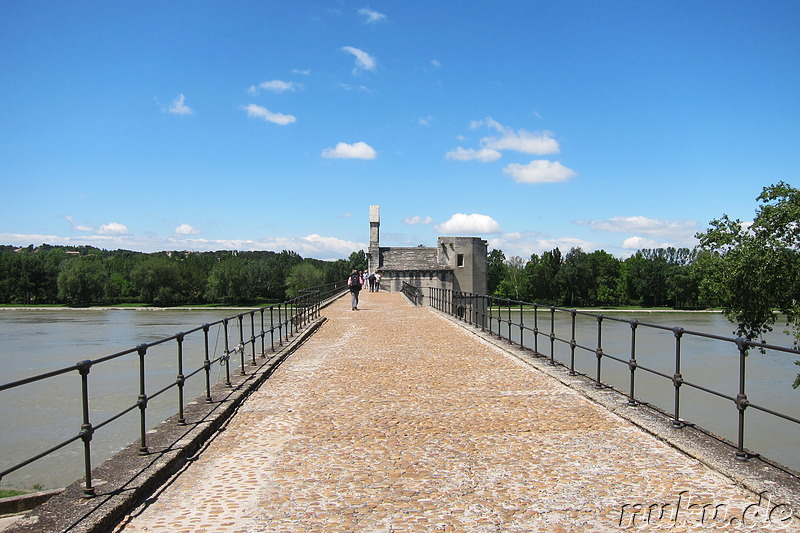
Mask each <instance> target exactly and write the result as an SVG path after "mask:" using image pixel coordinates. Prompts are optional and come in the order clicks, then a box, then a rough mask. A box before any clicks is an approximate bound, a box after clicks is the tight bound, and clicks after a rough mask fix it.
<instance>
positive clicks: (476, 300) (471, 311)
mask: <svg viewBox="0 0 800 533" xmlns="http://www.w3.org/2000/svg"><path fill="white" fill-rule="evenodd" d="M429 293H430V294H429V298H428V301H429V305H430V306H431V307H433V308H435V309H438V310H440V311H442V312H445V313H447V314H450V315H453V316H455V317H457V318H459V319H460V320H463V321H465V322H468V323H470V324H471V325H474V326H476V327H480V328H481V329H482V330H484V331H488V332H489V333H491V334H492V335H497V336H499V337H500V338H502V339H504V340H506V341H508V342H511V343H514V341H513V340H512V335H511V334H512V331H519V332H520V343H519V345H520V347H522V348H523V349H527V350H531V351H533V353H534V355H535V356H537V357H547V358H549V362H550V363H551V364H553V365H560V366H564V367H567V365H566V364H565V363H562V362H561V361H557V360H556V359H555V343H556V342H559V343H562V344H564V345H567V346H568V347H569V349H570V363H569V371H570V374H571V375H576V374H577V372H576V371H575V351H576V350H577V349H581V350H584V351H587V352H591V353H594V354H595V356H596V358H597V363H596V365H597V366H596V373H595V376H589V375H587V376H586V377H588V378H589V379H591V380H592V381H594V382H595V384H596V386H603V387H606V386H607V385H606V384H605V383H603V381H602V374H601V371H602V361H603V360H604V359H610V360H612V361H616V362H619V363H622V364H625V365H627V366H628V368H629V369H630V384H629V390H628V392H627V393H624V394H626V395H627V396H628V403H629V405H632V406H634V405H640V404H643V403H646V402H643V401H641V400H640V398H639V397H637V396H636V393H635V390H636V389H635V386H636V372H637V371H638V370H641V371H644V372H648V373H649V374H651V375H654V376H658V377H659V378H662V379H665V380H668V381H671V382H672V384H673V386H674V388H675V392H674V407H673V410H672V413H669V414H670V416H671V418H672V425H673V426H674V427H676V428H682V427H684V426H685V425H686V423H685V422H684V421H683V420H682V419H681V418H680V409H681V403H680V401H681V399H680V391H681V388H682V387H684V386H686V387H690V388H693V389H695V390H698V391H702V392H704V393H707V394H711V395H713V396H717V397H719V398H723V399H726V400H729V401H731V402H733V403H734V404H735V407H736V409H737V410H738V413H739V414H738V428H737V434H738V438H737V443H736V452H735V458H736V459H737V460H741V461H745V460H747V459H749V458H750V457H751V455H750V454H749V453H748V452H747V451H745V448H744V440H745V430H744V420H745V410H746V409H748V408H752V409H756V410H758V411H761V412H764V413H768V414H770V415H772V416H775V417H778V418H781V419H783V420H786V421H789V422H792V423H795V424H800V419H798V418H796V417H794V416H791V415H789V414H787V413H782V412H779V411H776V410H773V409H769V408H767V407H765V406H761V405H758V404H754V403H751V402H750V400H749V399H748V397H747V394H746V372H745V357H746V356H747V352H748V350H749V349H752V348H757V349H759V350H762V349H763V350H776V351H779V352H783V353H788V354H794V355H797V356H800V350H797V349H795V348H789V347H785V346H778V345H773V344H767V343H764V342H758V341H751V340H747V339H744V338H741V337H726V336H722V335H716V334H711V333H705V332H700V331H692V330H687V329H684V328H680V327H669V326H664V325H661V324H651V323H647V322H641V321H639V320H635V319H626V318H621V317H612V316H608V315H603V314H601V313H593V312H591V311H585V310H577V309H569V308H564V307H557V306H552V305H543V304H537V303H532V302H525V301H521V300H512V299H508V298H498V297H494V296H487V295H480V294H474V293H467V292H461V291H456V290H453V289H440V288H433V287H430V288H429ZM526 307H527V308H528V309H529V310H531V311H532V312H533V313H534V324H533V327H531V325H529V324H525V323H524V322H523V320H522V311H523V310H524V309H525V308H526ZM493 308H497V313H496V314H495V313H493V312H492V309H493ZM512 309H513V311H514V312H517V311H519V312H520V320H519V322H518V323H517V322H514V321H513V320H512V318H511V313H512ZM541 311H547V312H549V314H550V315H551V320H550V331H549V332H544V331H542V330H540V329H539V327H538V316H539V315H538V313H539V312H541ZM557 312H558V313H567V314H569V315H570V317H571V323H570V324H571V334H570V337H569V338H566V337H563V336H557V335H556V332H555V321H554V320H553V318H554V317H555V313H557ZM503 313H505V315H506V316H505V317H504V316H503ZM577 316H585V317H589V318H593V319H594V320H596V321H597V324H598V326H597V335H598V342H597V346H596V347H589V346H583V345H581V344H579V343H577V341H576V338H575V319H576V317H577ZM605 320H609V321H615V322H620V323H627V324H628V325H629V327H630V329H631V351H630V354H629V355H630V358H629V359H627V360H626V359H622V358H621V357H617V356H614V355H611V354H608V353H605V352H604V351H603V348H602V323H603V321H605ZM493 321H497V328H496V329H497V332H495V331H494V329H493ZM487 322H488V326H487ZM639 328H651V329H658V330H662V331H670V332H672V334H673V335H674V337H675V371H674V373H673V374H671V375H670V374H667V373H664V372H661V371H659V370H656V369H653V368H648V367H647V366H643V365H641V364H640V363H639V362H638V361H637V359H636V357H637V352H636V345H635V340H636V330H637V329H639ZM504 329H505V330H506V331H504ZM524 332H529V333H533V337H534V339H533V346H525V343H524V338H525V337H524ZM540 337H541V338H542V339H543V340H545V341H549V343H550V355H549V357H548V355H546V354H545V353H543V352H542V351H540V349H539V340H540ZM684 337H699V338H706V339H713V340H718V341H723V342H726V343H730V344H731V345H732V346H734V347H735V350H737V352H738V369H737V371H738V383H737V385H738V390H737V391H736V393H735V394H731V393H730V392H728V393H725V392H721V391H719V390H714V389H712V388H709V387H706V386H704V385H701V384H699V383H694V382H692V381H687V380H686V379H685V378H684V376H683V375H682V373H681V342H682V339H683V338H684ZM620 392H622V391H620Z"/></svg>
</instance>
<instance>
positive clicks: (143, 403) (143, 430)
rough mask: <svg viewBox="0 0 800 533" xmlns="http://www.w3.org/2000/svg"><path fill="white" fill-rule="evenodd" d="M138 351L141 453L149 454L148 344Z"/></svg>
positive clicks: (141, 345) (142, 345)
mask: <svg viewBox="0 0 800 533" xmlns="http://www.w3.org/2000/svg"><path fill="white" fill-rule="evenodd" d="M137 352H138V353H139V397H138V399H137V401H136V403H138V404H139V455H148V454H149V453H150V451H149V450H148V449H147V424H146V411H147V394H146V393H145V374H144V355H145V353H147V345H146V344H140V345H139V346H138V349H137Z"/></svg>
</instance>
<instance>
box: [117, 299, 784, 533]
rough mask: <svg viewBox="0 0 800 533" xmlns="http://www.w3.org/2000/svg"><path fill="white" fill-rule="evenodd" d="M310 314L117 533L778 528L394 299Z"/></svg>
mask: <svg viewBox="0 0 800 533" xmlns="http://www.w3.org/2000/svg"><path fill="white" fill-rule="evenodd" d="M323 314H325V315H326V316H327V317H328V318H329V320H328V321H327V322H326V323H325V324H324V325H323V326H322V328H321V329H320V330H319V331H318V332H317V333H316V334H315V335H314V336H313V337H312V338H311V339H310V340H309V341H308V342H306V344H305V345H303V346H302V347H301V348H300V349H299V350H298V351H297V352H296V353H295V354H293V355H292V356H291V357H290V358H289V359H288V360H287V361H286V362H285V363H284V364H283V365H282V366H281V367H280V368H279V369H278V370H277V371H276V372H275V374H274V375H273V376H272V377H271V378H270V379H269V380H268V381H267V382H266V383H265V384H264V385H263V386H262V387H261V389H260V390H258V391H257V392H256V393H255V394H253V395H252V396H251V397H250V398H249V399H248V400H247V401H246V402H245V404H244V405H243V407H242V408H241V409H240V411H239V412H238V413H237V415H236V416H235V417H234V418H233V419H232V421H231V422H230V423H229V425H228V426H227V429H226V430H225V431H222V432H221V433H220V434H219V435H218V436H217V437H216V438H215V439H214V441H213V442H212V443H211V444H210V445H209V447H208V448H207V449H206V450H205V451H204V452H203V453H202V454H201V455H200V457H199V459H197V460H196V461H194V462H193V463H192V464H191V465H190V466H189V467H187V468H186V469H185V470H184V471H183V472H182V473H181V474H180V475H179V476H177V477H175V478H174V479H173V480H172V482H171V483H170V484H169V485H168V486H167V487H166V488H165V489H164V490H162V491H161V492H160V493H159V494H157V495H155V496H154V497H153V498H151V500H150V501H149V502H148V503H147V504H146V505H145V506H143V507H142V508H140V509H138V510H137V511H136V512H135V513H133V514H132V515H131V516H130V517H128V518H127V520H126V521H125V522H124V523H123V524H122V525H121V526H120V527H119V528H118V529H117V531H118V532H123V531H124V532H126V533H130V532H154V531H158V532H161V531H163V532H170V533H181V532H185V533H189V532H192V533H195V532H209V533H210V532H214V533H219V532H243V533H244V532H295V531H297V532H350V531H359V532H362V531H363V532H411V531H419V532H423V531H424V532H432V531H470V532H483V531H486V532H489V531H491V532H496V531H504V532H530V531H548V532H556V533H557V532H565V531H575V532H578V531H580V532H583V531H592V532H606V531H609V532H611V531H614V532H616V531H621V530H623V529H626V530H641V531H652V530H654V529H670V530H672V531H704V530H707V529H708V528H710V527H713V529H714V530H716V531H776V530H779V529H780V524H778V523H777V522H775V520H777V519H778V518H779V517H778V515H777V514H776V515H775V516H773V517H771V518H772V519H773V522H772V523H770V524H768V525H766V526H764V527H763V529H759V528H758V527H750V526H748V525H747V522H748V521H751V520H756V519H758V518H759V517H761V518H763V517H764V516H765V515H764V513H763V512H761V514H758V511H759V507H758V506H756V505H755V504H756V503H758V497H754V496H753V495H752V494H749V493H747V492H745V491H743V490H740V489H739V488H737V487H736V486H735V485H734V484H733V483H732V482H730V481H729V480H727V479H726V478H723V477H722V476H720V475H719V474H717V473H715V472H713V471H711V470H709V469H708V468H706V467H705V466H704V465H702V464H700V463H699V462H698V461H696V460H694V459H690V458H688V457H687V456H684V455H682V454H681V453H679V452H677V451H676V450H674V449H673V448H671V447H670V446H668V445H666V444H664V443H663V442H661V441H659V440H657V439H655V438H653V437H651V436H650V435H648V434H646V433H644V432H642V431H640V430H639V429H637V428H636V427H634V426H633V425H632V424H630V423H628V422H626V421H624V420H622V419H620V418H618V417H617V416H615V415H613V414H610V413H609V412H608V411H606V410H605V409H603V408H602V407H599V406H596V405H595V404H593V403H591V402H590V401H588V400H586V399H584V398H583V397H582V396H580V395H579V394H577V393H576V392H574V391H572V390H571V389H569V388H567V387H565V386H563V385H561V384H560V383H556V382H555V381H554V380H552V379H551V378H548V377H546V376H544V375H542V374H541V373H539V372H538V371H536V370H533V369H531V368H530V367H529V366H527V365H525V364H524V363H522V362H520V361H519V360H517V359H516V358H514V357H512V356H510V355H507V354H505V353H503V352H501V351H499V350H498V349H497V348H494V347H491V346H489V345H487V344H486V343H484V342H482V341H480V340H479V339H477V338H475V337H473V336H471V335H470V334H469V333H468V332H466V331H464V330H463V329H462V328H460V327H459V326H457V325H454V324H452V323H450V322H449V321H448V320H447V319H445V318H443V317H441V316H439V315H437V314H436V313H434V312H433V311H431V310H429V309H425V308H414V307H411V306H410V305H408V304H407V303H406V301H405V299H403V297H402V296H400V295H398V294H387V293H368V292H367V293H362V302H361V309H360V310H359V311H357V312H356V311H351V310H350V306H349V297H347V298H342V299H340V300H338V301H337V302H336V303H334V304H333V305H332V306H330V307H328V308H327V309H325V310H324V311H323ZM637 505H638V507H637ZM650 505H652V506H653V507H651V508H650V509H651V514H650V517H649V518H648V517H647V516H646V514H645V513H646V511H647V508H648V507H647V506H650ZM703 506H705V513H706V514H705V516H703V515H702V512H703ZM714 506H716V509H717V512H718V514H717V516H716V517H714V516H712V513H713V507H714ZM748 506H749V507H748ZM661 510H663V511H664V512H663V514H662V516H661V519H660V520H659V519H658V517H659V512H660V511H661ZM676 514H677V517H676V516H675V515H676ZM743 515H744V518H745V524H743V523H742V521H741V519H742V516H743ZM761 523H762V524H763V523H764V521H763V520H762V521H761ZM796 527H797V524H791V525H789V527H788V529H785V530H796V529H794V528H796Z"/></svg>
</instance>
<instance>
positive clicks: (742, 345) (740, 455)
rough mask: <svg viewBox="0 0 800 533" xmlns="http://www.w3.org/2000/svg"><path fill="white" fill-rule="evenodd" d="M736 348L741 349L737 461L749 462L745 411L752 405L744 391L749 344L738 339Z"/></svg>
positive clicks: (737, 397) (737, 399)
mask: <svg viewBox="0 0 800 533" xmlns="http://www.w3.org/2000/svg"><path fill="white" fill-rule="evenodd" d="M736 346H737V347H738V348H739V393H738V394H737V395H736V409H738V410H739V431H738V433H739V434H738V442H737V444H736V455H735V458H736V460H737V461H747V460H748V459H749V455H748V454H747V452H745V451H744V410H745V409H747V406H748V405H750V402H749V401H748V399H747V394H745V391H744V383H745V357H747V344H746V342H745V340H744V339H742V338H738V339H736Z"/></svg>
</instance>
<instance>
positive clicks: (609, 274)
mask: <svg viewBox="0 0 800 533" xmlns="http://www.w3.org/2000/svg"><path fill="white" fill-rule="evenodd" d="M589 259H590V262H591V268H592V273H593V277H594V284H595V286H594V295H593V297H592V299H593V301H594V304H597V305H618V304H619V303H620V302H621V300H622V295H621V294H620V290H619V286H620V283H619V280H620V270H621V264H620V260H619V259H617V258H616V257H614V256H613V255H611V254H609V253H608V252H604V251H603V250H597V251H594V252H592V253H591V254H589Z"/></svg>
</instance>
